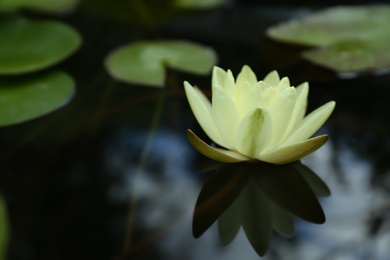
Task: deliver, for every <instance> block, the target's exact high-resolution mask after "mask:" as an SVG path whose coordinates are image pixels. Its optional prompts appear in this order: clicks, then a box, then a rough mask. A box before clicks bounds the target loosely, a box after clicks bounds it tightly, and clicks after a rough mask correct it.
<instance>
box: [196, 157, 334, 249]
mask: <svg viewBox="0 0 390 260" xmlns="http://www.w3.org/2000/svg"><path fill="white" fill-rule="evenodd" d="M329 195H330V190H329V188H328V187H327V185H326V184H325V183H324V182H323V181H322V180H321V179H320V178H319V177H318V176H317V175H316V174H315V173H314V172H313V171H311V170H310V169H309V168H308V167H307V166H305V165H303V164H302V163H301V162H299V161H298V162H294V163H291V164H287V165H283V166H275V165H270V164H265V163H261V164H259V163H237V164H222V165H219V167H217V168H216V169H214V170H213V172H212V174H211V175H210V176H209V178H208V179H207V181H206V183H205V184H204V186H203V188H202V190H201V192H200V194H199V197H198V200H197V202H196V207H195V211H194V218H193V235H194V237H196V238H197V237H200V236H201V235H202V234H203V233H204V232H205V231H206V230H207V229H208V228H209V227H210V226H211V225H212V224H213V223H214V222H215V221H218V231H219V237H220V241H221V244H222V245H228V244H230V243H231V242H232V241H233V240H234V238H235V237H236V235H237V234H238V232H239V230H240V228H241V227H242V228H243V230H244V231H245V235H246V237H247V239H248V240H249V242H250V244H251V245H252V247H253V249H254V250H255V251H256V252H257V253H258V254H259V255H260V256H263V255H265V254H266V252H267V251H268V249H269V247H270V243H271V239H272V233H273V231H276V232H277V233H279V234H280V235H282V236H285V237H288V238H290V237H292V236H293V234H294V216H297V217H299V218H301V219H303V220H306V221H308V222H312V223H316V224H322V223H324V222H325V215H324V212H323V210H322V207H321V205H320V203H319V202H318V199H317V198H318V197H323V196H329Z"/></svg>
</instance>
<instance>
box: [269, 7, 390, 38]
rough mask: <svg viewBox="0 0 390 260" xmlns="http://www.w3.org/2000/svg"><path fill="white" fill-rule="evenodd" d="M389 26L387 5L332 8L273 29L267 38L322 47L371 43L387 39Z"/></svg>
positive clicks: (389, 17) (389, 13)
mask: <svg viewBox="0 0 390 260" xmlns="http://www.w3.org/2000/svg"><path fill="white" fill-rule="evenodd" d="M388 24H390V5H367V6H350V7H333V8H328V9H325V10H323V11H320V12H316V13H313V14H312V15H309V16H307V17H305V18H303V19H299V20H291V21H289V22H285V23H281V24H279V25H276V26H273V27H271V28H269V29H268V30H267V35H268V36H269V37H271V38H273V39H275V40H278V41H283V42H287V43H295V44H301V45H309V46H324V45H329V44H331V43H335V42H338V41H342V40H350V39H360V40H370V39H372V38H373V37H374V38H376V37H382V36H383V35H384V34H387V35H389V34H390V31H389V30H388V26H387V25H388Z"/></svg>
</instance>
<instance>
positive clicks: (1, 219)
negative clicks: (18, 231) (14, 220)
mask: <svg viewBox="0 0 390 260" xmlns="http://www.w3.org/2000/svg"><path fill="white" fill-rule="evenodd" d="M7 245H8V216H7V209H6V205H5V203H4V200H3V198H2V197H1V196H0V260H5V259H6V251H7Z"/></svg>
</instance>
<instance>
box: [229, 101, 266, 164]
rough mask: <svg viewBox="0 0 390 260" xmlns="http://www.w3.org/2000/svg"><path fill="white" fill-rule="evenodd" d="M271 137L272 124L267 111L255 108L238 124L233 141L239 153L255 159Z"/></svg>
mask: <svg viewBox="0 0 390 260" xmlns="http://www.w3.org/2000/svg"><path fill="white" fill-rule="evenodd" d="M271 137H272V122H271V118H270V115H269V113H268V111H267V110H263V109H262V108H255V109H254V110H252V112H250V113H248V114H247V115H246V116H245V117H244V118H243V119H242V120H241V122H240V124H239V127H238V128H237V131H236V134H235V137H234V140H235V142H236V144H235V147H236V148H237V150H238V151H240V152H241V153H243V154H245V155H247V156H249V157H252V158H254V157H256V155H257V154H259V153H260V151H261V149H262V148H263V147H264V145H266V144H267V142H269V140H270V139H271Z"/></svg>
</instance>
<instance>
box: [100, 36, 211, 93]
mask: <svg viewBox="0 0 390 260" xmlns="http://www.w3.org/2000/svg"><path fill="white" fill-rule="evenodd" d="M216 61H217V56H216V53H215V52H214V51H213V50H212V49H211V48H208V47H204V46H201V45H199V44H196V43H191V42H187V41H152V42H137V43H133V44H129V45H126V46H123V47H121V48H119V49H117V50H115V51H113V52H112V53H111V54H110V55H109V56H108V58H107V59H106V62H105V65H106V68H107V70H108V72H109V73H110V74H111V76H112V77H113V78H115V79H117V80H121V81H124V82H127V83H132V84H142V85H149V86H158V87H162V86H164V83H165V77H166V69H167V67H169V68H172V69H176V70H180V71H184V72H189V73H194V74H200V75H205V74H208V73H210V71H211V69H212V67H213V66H214V65H215V64H216Z"/></svg>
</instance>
